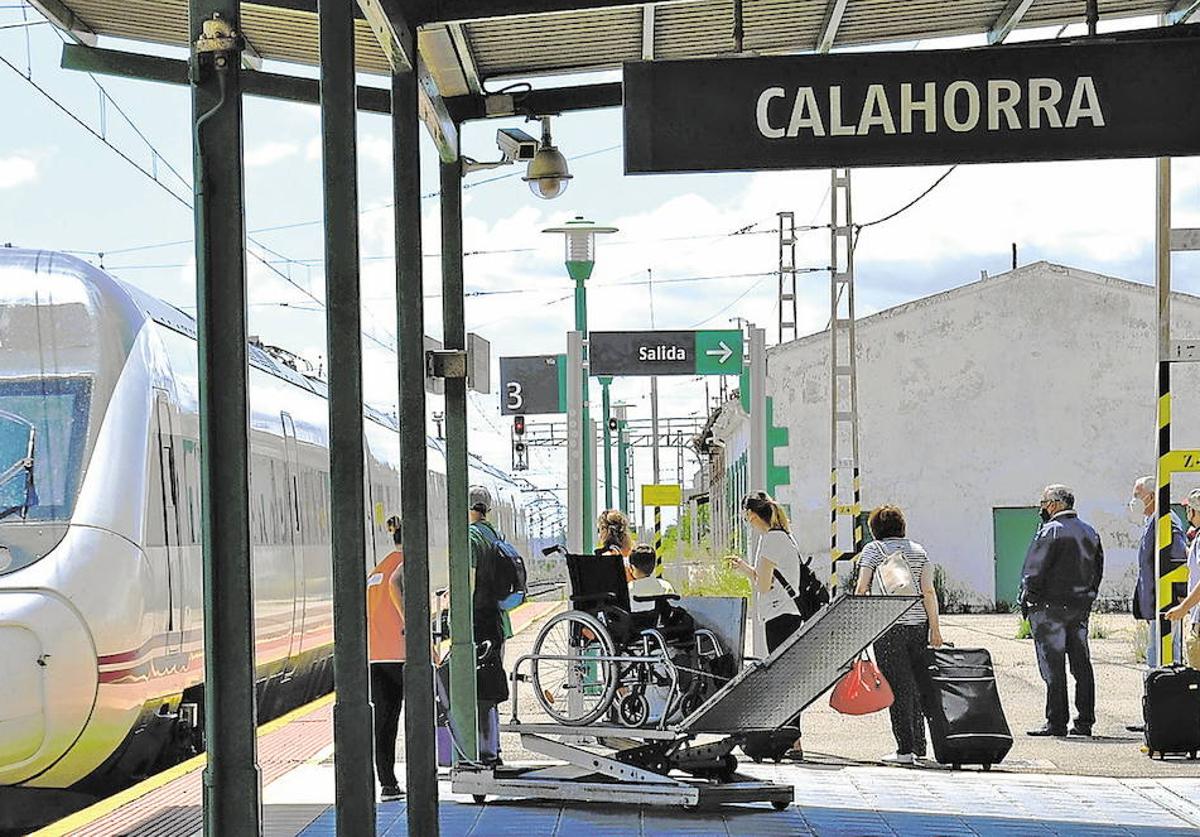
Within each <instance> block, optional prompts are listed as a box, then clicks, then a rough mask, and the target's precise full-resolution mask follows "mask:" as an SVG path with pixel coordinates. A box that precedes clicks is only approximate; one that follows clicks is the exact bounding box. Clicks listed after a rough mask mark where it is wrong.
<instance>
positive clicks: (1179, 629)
mask: <svg viewBox="0 0 1200 837" xmlns="http://www.w3.org/2000/svg"><path fill="white" fill-rule="evenodd" d="M1146 627H1147V628H1148V631H1147V633H1148V636H1147V637H1146V667H1147V668H1149V669H1152V670H1153V669H1156V668H1158V666H1159V661H1158V648H1159V645H1158V643H1157V642H1155V641H1154V620H1153V619H1147V620H1146ZM1183 631H1184V627H1183V623H1182V622H1176V623H1174V624H1173V625H1172V626H1171V658H1172V660H1173V661H1174V662H1175V663H1178V664H1180V665H1185V664H1186V663H1187V660H1185V659H1184V658H1183Z"/></svg>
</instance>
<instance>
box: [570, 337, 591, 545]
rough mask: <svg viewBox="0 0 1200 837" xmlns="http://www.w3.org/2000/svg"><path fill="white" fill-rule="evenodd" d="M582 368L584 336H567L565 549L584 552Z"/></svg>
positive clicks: (588, 523) (585, 534)
mask: <svg viewBox="0 0 1200 837" xmlns="http://www.w3.org/2000/svg"><path fill="white" fill-rule="evenodd" d="M582 365H583V335H582V334H581V333H580V332H578V331H572V332H569V333H568V334H567V549H568V550H569V551H570V552H572V553H575V554H580V553H582V551H583V544H584V540H585V538H586V537H587V529H588V528H589V527H590V526H591V521H588V520H587V518H586V516H585V514H581V513H580V511H579V509H580V507H581V506H583V503H584V499H583V496H584V491H585V486H586V484H587V483H586V480H585V478H584V477H585V475H584V473H583V456H584V452H585V451H586V450H587V442H586V440H585V437H586V435H587V433H586V427H587V425H586V422H585V416H584V409H583V381H584V380H585V379H584V378H582V377H581V376H580V375H578V374H577V373H576V371H577V370H578V369H579V368H580V367H581V366H582Z"/></svg>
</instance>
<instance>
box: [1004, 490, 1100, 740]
mask: <svg viewBox="0 0 1200 837" xmlns="http://www.w3.org/2000/svg"><path fill="white" fill-rule="evenodd" d="M1039 505H1040V511H1041V516H1042V521H1043V523H1042V526H1041V528H1039V529H1038V532H1037V535H1035V536H1034V539H1033V543H1032V544H1030V545H1029V552H1028V553H1027V554H1026V555H1025V566H1024V568H1023V569H1022V570H1021V604H1022V607H1023V609H1024V610H1025V612H1026V613H1027V614H1028V616H1029V626H1030V628H1031V629H1032V631H1033V641H1034V648H1035V650H1036V652H1037V661H1038V670H1039V671H1040V672H1041V675H1042V680H1044V681H1045V682H1046V723H1045V725H1044V726H1042V727H1039V728H1038V729H1032V730H1029V735H1053V736H1057V737H1063V736H1065V735H1067V733H1068V732H1070V734H1071V735H1081V736H1085V737H1086V736H1090V735H1091V734H1092V725H1093V724H1095V722H1096V679H1095V676H1094V675H1093V673H1092V660H1091V653H1090V651H1089V649H1088V618H1089V617H1090V615H1091V612H1092V603H1093V602H1094V601H1095V600H1096V593H1097V591H1099V589H1100V579H1101V577H1102V576H1103V575H1104V547H1103V546H1102V545H1101V544H1100V536H1099V535H1097V534H1096V530H1095V529H1093V528H1092V527H1091V526H1089V525H1088V524H1086V523H1084V522H1083V521H1082V520H1080V519H1079V516H1078V515H1077V514H1076V513H1075V495H1074V493H1073V492H1072V491H1071V489H1069V488H1067V487H1066V486H1065V485H1049V486H1046V488H1045V489H1044V490H1043V491H1042V500H1041V503H1040V504H1039ZM1068 663H1069V664H1070V667H1071V676H1072V677H1074V678H1075V712H1076V717H1075V723H1074V724H1072V725H1071V728H1070V730H1068V729H1067V721H1068V719H1069V718H1070V707H1069V706H1068V703H1067V671H1066V668H1067V664H1068Z"/></svg>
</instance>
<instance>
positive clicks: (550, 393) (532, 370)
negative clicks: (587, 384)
mask: <svg viewBox="0 0 1200 837" xmlns="http://www.w3.org/2000/svg"><path fill="white" fill-rule="evenodd" d="M500 382H501V389H500V414H501V415H503V416H518V415H529V416H535V415H545V414H548V413H565V412H566V411H567V356H566V355H525V356H521V357H502V358H500Z"/></svg>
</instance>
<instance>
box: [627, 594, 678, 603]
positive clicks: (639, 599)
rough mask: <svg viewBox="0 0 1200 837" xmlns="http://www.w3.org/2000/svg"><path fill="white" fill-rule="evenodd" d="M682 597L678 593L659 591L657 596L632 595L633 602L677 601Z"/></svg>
mask: <svg viewBox="0 0 1200 837" xmlns="http://www.w3.org/2000/svg"><path fill="white" fill-rule="evenodd" d="M681 598H682V596H680V595H679V594H678V593H660V594H659V595H657V596H634V597H633V600H634V601H635V602H677V601H679V600H680V599H681Z"/></svg>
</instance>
